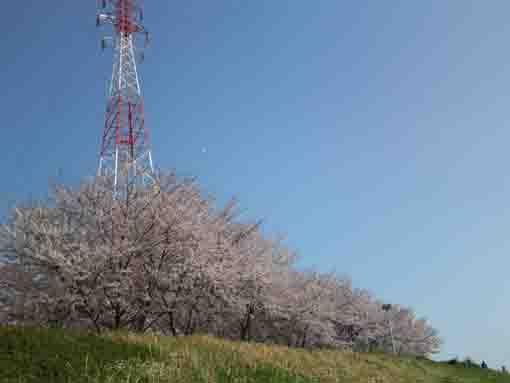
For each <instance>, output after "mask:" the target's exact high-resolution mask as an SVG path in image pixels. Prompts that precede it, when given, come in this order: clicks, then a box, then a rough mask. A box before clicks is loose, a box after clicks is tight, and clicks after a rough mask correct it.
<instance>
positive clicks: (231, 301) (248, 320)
mask: <svg viewBox="0 0 510 383" xmlns="http://www.w3.org/2000/svg"><path fill="white" fill-rule="evenodd" d="M110 190H111V187H110V185H108V183H107V181H105V180H99V179H96V180H92V181H86V182H83V183H82V184H81V185H80V186H79V187H76V188H69V187H65V186H63V185H56V186H54V187H53V188H52V191H51V196H50V199H49V200H48V201H47V202H45V203H32V204H27V205H25V206H18V207H17V208H14V209H13V210H12V212H11V214H10V216H9V218H8V221H7V222H6V223H5V224H3V225H1V226H0V250H1V254H0V256H1V257H2V258H1V259H3V261H2V266H0V323H1V322H3V323H10V324H17V325H36V326H41V325H42V326H58V327H67V328H70V327H79V328H92V329H95V330H97V331H102V330H108V329H121V328H122V329H130V330H133V331H147V330H153V331H158V332H162V333H165V334H171V335H182V334H184V335H188V334H193V333H194V332H207V333H210V334H214V335H218V336H222V337H227V338H231V339H241V340H255V341H262V342H272V343H278V344H286V345H289V346H298V347H307V346H326V347H328V346H329V347H350V348H353V349H355V350H371V349H377V350H387V351H395V352H398V353H406V354H414V355H428V354H430V353H432V352H435V351H436V350H437V349H438V347H439V344H440V340H439V338H438V336H437V332H436V330H434V329H433V328H432V327H430V326H429V325H428V323H427V322H426V321H425V320H423V319H417V318H416V317H415V314H414V313H413V312H412V310H410V309H407V308H403V307H400V306H398V305H392V306H388V305H383V304H382V302H380V301H378V300H376V299H375V298H374V297H373V296H371V294H369V293H368V292H366V291H364V290H360V289H355V288H353V287H352V285H351V283H350V281H349V280H348V279H345V278H340V277H339V276H337V275H336V274H334V273H319V272H314V271H298V270H297V268H296V267H295V261H296V255H295V253H293V252H291V251H289V249H287V248H286V247H285V246H283V244H282V239H281V238H279V237H275V238H270V237H269V236H267V235H264V234H263V233H262V231H261V228H260V222H254V223H249V222H241V221H240V219H239V216H238V214H237V207H236V203H235V202H234V201H232V202H229V203H227V204H226V206H224V207H223V208H216V207H214V204H215V201H214V199H213V198H212V197H209V196H207V197H205V196H203V194H202V193H201V191H200V189H199V188H198V186H197V185H196V183H195V182H194V181H193V180H190V179H185V178H180V177H177V176H175V175H174V174H165V175H163V174H161V175H160V176H158V181H157V182H156V184H155V185H152V186H151V187H146V188H140V187H138V188H136V189H135V188H129V190H128V191H127V192H126V193H124V194H123V195H122V196H117V198H113V196H112V193H111V192H110Z"/></svg>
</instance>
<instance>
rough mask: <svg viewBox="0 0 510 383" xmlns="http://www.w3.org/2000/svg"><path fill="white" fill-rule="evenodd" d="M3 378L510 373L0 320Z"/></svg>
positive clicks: (22, 382)
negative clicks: (30, 326)
mask: <svg viewBox="0 0 510 383" xmlns="http://www.w3.org/2000/svg"><path fill="white" fill-rule="evenodd" d="M0 382H2V383H4V382H9V383H10V382H12V383H14V382H16V383H32V382H34V383H35V382H38V383H44V382H56V383H60V382H69V383H83V382H108V383H120V382H122V383H135V382H136V383H142V382H144V383H156V382H176V383H181V382H182V383H184V382H186V383H194V382H204V383H205V382H218V383H220V382H221V383H227V382H232V383H234V382H239V383H241V382H243V383H271V382H274V383H291V382H292V383H317V382H332V383H333V382H345V383H398V382H412V383H478V382H480V383H481V382H487V383H506V382H508V383H510V375H502V374H499V373H496V372H494V371H491V370H482V369H480V368H466V367H463V366H461V365H457V366H451V365H448V364H446V363H437V362H432V361H428V360H417V359H415V358H395V357H392V356H391V355H384V354H363V353H351V352H340V351H306V350H299V349H289V348H287V347H282V346H269V345H264V344H255V343H240V342H230V341H225V340H221V339H218V338H213V337H209V336H192V337H178V338H174V337H161V336H152V335H134V334H129V333H110V334H106V335H102V336H98V335H95V334H87V333H80V332H71V331H61V330H42V329H26V328H25V329H23V328H13V327H7V328H5V327H4V328H2V327H0Z"/></svg>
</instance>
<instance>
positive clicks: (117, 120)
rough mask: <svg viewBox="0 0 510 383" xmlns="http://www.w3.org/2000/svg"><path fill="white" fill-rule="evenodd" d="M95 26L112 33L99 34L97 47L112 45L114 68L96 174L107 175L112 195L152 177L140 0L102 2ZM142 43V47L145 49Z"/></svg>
mask: <svg viewBox="0 0 510 383" xmlns="http://www.w3.org/2000/svg"><path fill="white" fill-rule="evenodd" d="M100 3H101V4H100V10H99V12H98V14H97V26H101V25H104V24H111V25H112V26H113V35H112V36H108V37H103V39H102V40H101V46H102V48H103V49H105V48H106V47H107V46H108V45H109V43H110V44H111V45H113V50H114V61H113V71H112V77H111V82H110V87H109V91H108V98H107V104H106V114H105V123H104V130H103V136H102V139H101V149H100V158H99V168H98V173H97V174H98V176H100V177H110V178H111V179H112V181H113V182H112V184H113V188H114V193H115V194H116V195H117V194H119V193H125V192H126V191H127V190H128V188H129V187H131V186H136V185H139V184H143V185H145V184H147V183H150V182H152V181H153V180H154V167H153V163H152V153H151V149H150V145H149V134H148V129H147V127H146V126H145V118H144V104H143V98H142V93H141V89H140V79H139V76H138V71H137V61H140V60H143V58H144V54H143V48H138V47H137V45H140V44H139V40H140V37H144V38H145V46H146V45H147V44H148V42H149V33H148V32H147V30H146V29H145V27H144V26H143V7H142V0H101V2H100ZM145 46H144V47H145Z"/></svg>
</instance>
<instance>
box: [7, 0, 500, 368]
mask: <svg viewBox="0 0 510 383" xmlns="http://www.w3.org/2000/svg"><path fill="white" fill-rule="evenodd" d="M58 3H59V4H58V6H56V5H55V6H51V5H48V2H41V1H35V0H28V1H23V2H14V1H11V2H7V3H6V4H4V5H3V10H4V11H3V15H4V17H3V19H4V20H3V22H2V23H1V24H0V30H1V32H2V36H3V38H2V41H1V42H0V48H1V52H2V62H1V64H0V68H1V70H0V81H1V84H2V89H3V92H2V93H1V95H0V101H1V110H2V127H1V133H2V143H3V145H4V148H3V150H2V151H1V152H0V171H1V172H2V181H1V182H0V201H1V202H0V208H1V211H3V212H5V211H6V209H7V207H8V206H9V205H11V204H12V203H13V202H14V201H18V200H24V199H27V198H39V197H41V196H44V195H45V193H46V191H47V185H48V178H49V177H57V178H59V179H60V180H62V181H65V182H77V181H78V180H79V179H80V178H81V177H83V176H87V175H92V174H94V173H95V171H96V167H97V164H98V150H99V143H100V135H101V127H102V119H103V111H104V103H105V95H106V87H107V80H108V78H109V76H110V70H111V52H105V53H104V54H101V52H100V47H99V39H100V36H101V32H100V31H98V30H96V29H95V9H96V4H95V1H94V0H90V1H59V2H58ZM145 3H146V9H145V20H146V24H147V27H148V28H149V29H150V30H151V32H152V36H153V39H152V40H153V42H152V46H151V47H150V49H149V50H148V51H147V52H146V61H145V63H144V64H143V65H141V66H140V68H139V71H140V75H141V78H142V89H143V92H144V96H145V103H146V121H147V124H148V126H149V127H150V129H151V139H152V146H153V157H154V160H155V163H156V165H157V166H158V167H160V168H165V169H168V168H175V169H176V170H177V171H178V172H179V173H180V174H182V175H194V176H197V177H198V179H199V181H200V183H201V184H202V185H203V187H204V188H205V189H206V190H207V191H209V192H212V193H214V194H216V195H217V196H218V198H219V200H220V201H224V200H226V199H227V198H228V197H230V196H232V195H235V196H237V197H238V198H239V200H240V202H241V207H242V208H243V209H244V210H245V217H247V218H248V217H252V218H259V217H263V218H265V219H266V226H265V228H266V230H267V231H273V232H281V233H285V234H287V236H288V241H287V243H288V244H289V245H290V246H291V247H293V248H295V249H297V250H298V251H299V252H300V253H301V254H302V257H303V260H302V261H301V263H300V264H301V265H302V266H303V267H304V266H312V265H316V266H317V267H318V268H319V269H320V270H324V271H328V270H331V269H335V270H337V271H338V272H341V273H346V274H348V275H350V276H351V277H352V279H353V281H354V284H355V285H356V286H357V287H363V288H368V289H369V290H371V291H372V292H373V293H375V294H376V295H377V296H378V297H380V298H382V299H384V300H387V301H389V302H395V303H401V304H405V305H409V306H411V307H413V308H414V309H415V310H416V311H417V313H418V314H419V315H423V316H426V317H427V318H428V319H429V320H430V321H431V322H432V324H433V325H434V326H435V327H437V328H438V329H439V330H440V332H441V334H442V336H443V337H444V339H445V344H444V347H443V350H444V351H443V352H442V353H441V355H440V357H441V358H446V357H452V356H455V355H458V356H460V357H464V356H467V355H469V356H471V357H474V358H475V359H485V360H487V361H488V363H489V366H490V367H499V366H500V365H501V364H505V363H506V364H508V365H510V349H509V348H508V344H509V343H510V331H509V329H508V326H506V325H505V323H508V319H507V318H508V316H509V314H510V308H509V305H508V303H509V298H510V278H508V271H509V270H510V256H509V255H510V236H509V235H508V234H509V233H508V229H509V227H510V206H509V203H508V201H509V198H508V197H509V196H510V177H509V170H508V169H509V166H508V164H509V162H510V161H509V159H508V150H507V148H508V146H509V142H510V129H509V125H510V116H509V113H508V110H509V109H508V104H509V99H510V97H509V96H510V69H509V68H510V66H509V65H508V61H509V53H508V43H507V42H508V37H509V36H510V24H509V23H508V20H507V19H508V17H507V15H508V14H509V13H510V3H508V2H506V1H496V0H495V1H492V2H481V1H477V2H475V1H467V0H466V1H460V0H459V1H455V0H451V1H448V2H444V1H439V0H433V1H428V2H409V1H388V2H381V1H356V2H354V1H351V2H347V1H340V0H336V1H329V0H320V1H304V0H298V1H286V0H277V1H275V0H272V1H269V0H260V1H257V2H240V1H233V0H232V1H226V0H217V1H214V2H213V1H205V0H202V1H197V0H186V1H183V0H182V1H163V0H160V1H155V0H153V1H148V0H147V1H145ZM488 4H490V6H488ZM103 32H106V30H103ZM203 148H206V151H205V153H204V152H203V151H202V149H203Z"/></svg>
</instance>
